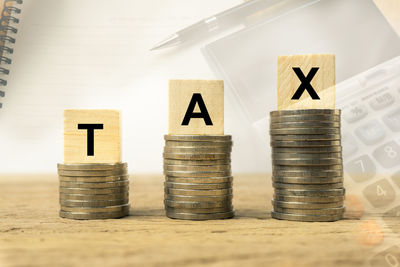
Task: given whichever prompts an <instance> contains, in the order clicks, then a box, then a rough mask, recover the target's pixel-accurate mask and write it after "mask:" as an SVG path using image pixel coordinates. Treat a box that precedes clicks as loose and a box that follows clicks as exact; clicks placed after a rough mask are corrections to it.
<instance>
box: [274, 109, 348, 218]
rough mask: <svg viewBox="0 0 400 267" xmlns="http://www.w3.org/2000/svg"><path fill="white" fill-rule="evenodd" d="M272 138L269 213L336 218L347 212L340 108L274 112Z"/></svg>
mask: <svg viewBox="0 0 400 267" xmlns="http://www.w3.org/2000/svg"><path fill="white" fill-rule="evenodd" d="M270 137H271V147H272V171H273V174H272V182H273V187H274V197H273V200H272V205H273V211H272V217H273V218H276V219H283V220H293V221H311V222H321V221H336V220H340V219H341V218H342V217H343V213H344V210H345V208H344V205H343V201H344V196H345V189H344V187H343V164H342V146H341V137H340V110H334V109H302V110H279V111H272V112H271V113H270Z"/></svg>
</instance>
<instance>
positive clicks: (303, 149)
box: [271, 146, 342, 154]
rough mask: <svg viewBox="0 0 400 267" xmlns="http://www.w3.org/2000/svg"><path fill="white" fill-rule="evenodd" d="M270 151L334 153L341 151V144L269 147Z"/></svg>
mask: <svg viewBox="0 0 400 267" xmlns="http://www.w3.org/2000/svg"><path fill="white" fill-rule="evenodd" d="M271 150H272V153H302V154H314V153H334V152H342V147H341V146H325V147H324V146H320V147H271Z"/></svg>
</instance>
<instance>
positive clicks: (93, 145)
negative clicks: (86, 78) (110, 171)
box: [64, 109, 121, 164]
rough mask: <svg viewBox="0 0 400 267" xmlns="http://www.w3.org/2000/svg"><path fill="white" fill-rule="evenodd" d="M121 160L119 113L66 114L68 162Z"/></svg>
mask: <svg viewBox="0 0 400 267" xmlns="http://www.w3.org/2000/svg"><path fill="white" fill-rule="evenodd" d="M120 161H121V137H120V116H119V111H116V110H100V109H99V110H87V109H70V110H65V111H64V163H66V164H68V163H69V164H71V163H117V162H120Z"/></svg>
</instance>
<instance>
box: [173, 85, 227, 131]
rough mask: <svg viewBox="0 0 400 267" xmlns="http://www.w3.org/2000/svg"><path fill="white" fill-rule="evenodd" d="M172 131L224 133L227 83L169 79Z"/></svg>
mask: <svg viewBox="0 0 400 267" xmlns="http://www.w3.org/2000/svg"><path fill="white" fill-rule="evenodd" d="M168 132H169V134H199V135H223V134H224V82H223V81H220V80H170V81H169V122H168Z"/></svg>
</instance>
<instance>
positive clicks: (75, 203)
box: [60, 198, 129, 207]
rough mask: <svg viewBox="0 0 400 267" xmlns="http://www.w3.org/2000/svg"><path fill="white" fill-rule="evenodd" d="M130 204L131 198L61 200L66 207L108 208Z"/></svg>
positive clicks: (61, 203)
mask: <svg viewBox="0 0 400 267" xmlns="http://www.w3.org/2000/svg"><path fill="white" fill-rule="evenodd" d="M127 203H129V198H124V199H116V200H94V201H89V200H60V205H61V206H65V207H107V206H115V205H122V204H127Z"/></svg>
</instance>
